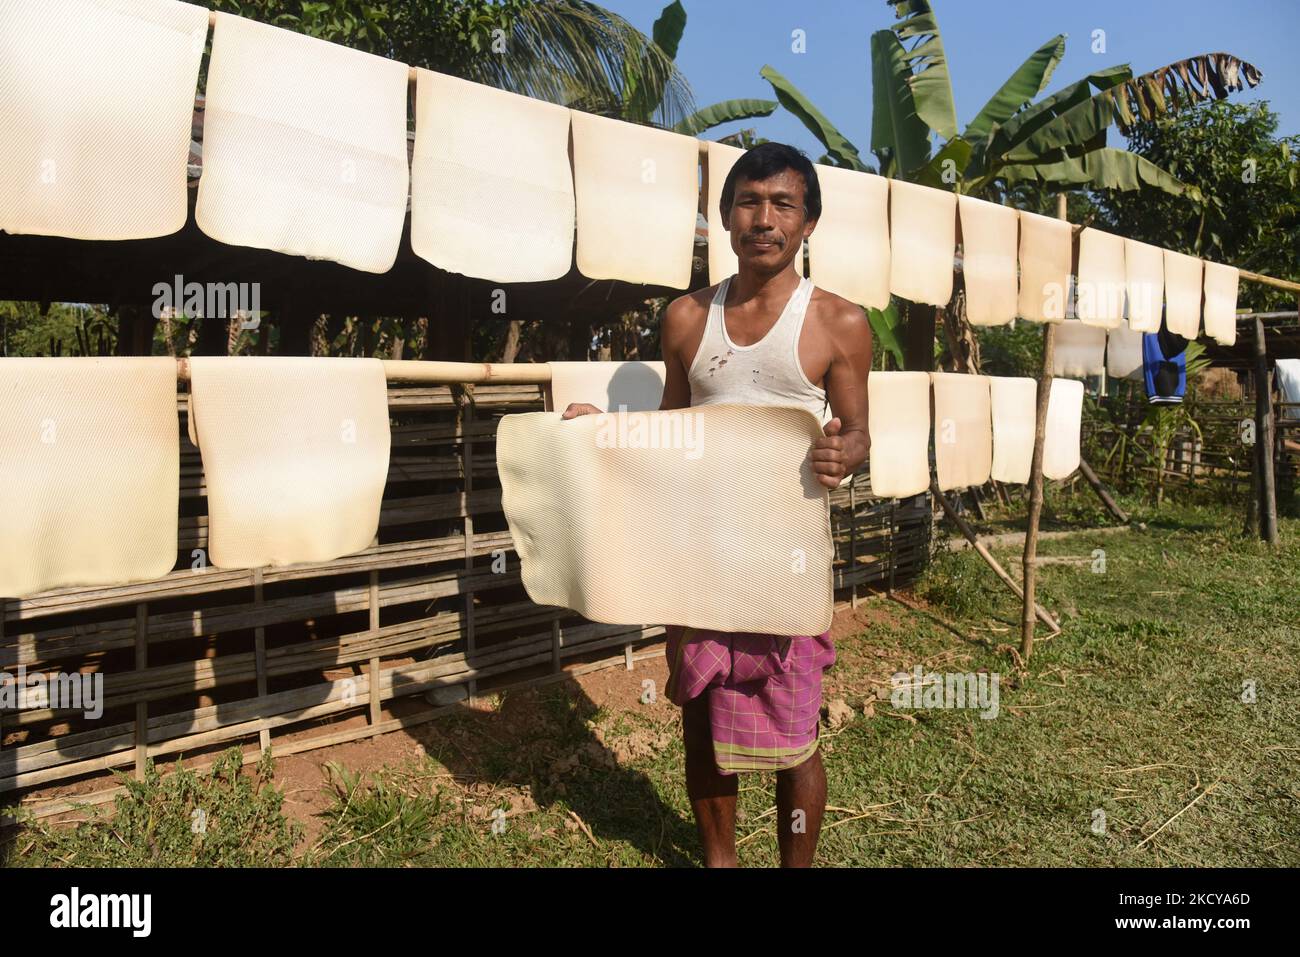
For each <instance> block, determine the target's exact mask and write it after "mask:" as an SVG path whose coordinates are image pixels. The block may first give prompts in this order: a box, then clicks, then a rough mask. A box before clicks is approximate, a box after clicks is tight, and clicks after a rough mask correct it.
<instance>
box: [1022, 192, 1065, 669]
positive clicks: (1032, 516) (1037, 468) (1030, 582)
mask: <svg viewBox="0 0 1300 957" xmlns="http://www.w3.org/2000/svg"><path fill="white" fill-rule="evenodd" d="M1056 216H1057V218H1058V219H1065V218H1067V217H1066V201H1065V194H1064V193H1061V194H1060V195H1059V196H1058V197H1057V199H1056ZM1055 332H1056V324H1055V323H1051V322H1045V323H1043V373H1042V376H1041V377H1040V378H1039V381H1038V403H1037V408H1036V409H1035V410H1034V455H1033V458H1032V459H1031V460H1030V465H1029V524H1028V527H1027V528H1026V529H1025V555H1024V582H1025V585H1024V589H1025V595H1024V607H1023V609H1022V610H1021V615H1020V656H1021V658H1023V659H1024V660H1025V661H1028V660H1029V656H1030V655H1031V654H1033V651H1034V619H1035V617H1036V615H1035V607H1036V606H1035V602H1034V571H1035V565H1034V557H1035V556H1036V555H1037V554H1038V519H1039V516H1040V515H1041V514H1042V511H1043V439H1044V437H1045V435H1046V432H1047V403H1048V401H1049V400H1050V399H1051V395H1052V352H1053V346H1054V343H1055Z"/></svg>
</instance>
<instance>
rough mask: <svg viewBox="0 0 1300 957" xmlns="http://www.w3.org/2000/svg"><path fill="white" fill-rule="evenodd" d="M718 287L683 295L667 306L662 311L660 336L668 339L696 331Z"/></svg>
mask: <svg viewBox="0 0 1300 957" xmlns="http://www.w3.org/2000/svg"><path fill="white" fill-rule="evenodd" d="M717 291H718V287H717V286H716V285H715V286H705V287H704V288H702V289H696V290H695V291H694V292H688V293H684V294H682V295H680V296H678V297H677V298H676V299H674V300H673V301H672V302H670V303H669V304H668V308H667V309H665V310H664V316H663V325H662V327H661V334H662V335H667V336H669V337H676V336H681V335H685V334H687V333H689V332H691V331H692V330H698V329H699V328H700V325H701V324H702V323H703V322H704V319H705V317H706V316H707V315H708V312H709V304H710V303H712V301H713V296H714V294H715V293H716V292H717Z"/></svg>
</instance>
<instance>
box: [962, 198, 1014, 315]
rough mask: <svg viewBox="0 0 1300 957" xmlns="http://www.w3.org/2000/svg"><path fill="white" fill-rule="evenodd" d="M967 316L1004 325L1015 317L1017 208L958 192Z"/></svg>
mask: <svg viewBox="0 0 1300 957" xmlns="http://www.w3.org/2000/svg"><path fill="white" fill-rule="evenodd" d="M957 209H958V211H959V212H960V214H961V236H962V239H961V242H962V267H961V269H962V278H963V280H964V282H965V283H966V318H967V319H968V320H969V321H970V323H971V325H973V326H1001V325H1006V324H1007V323H1008V322H1011V321H1012V320H1014V319H1015V318H1016V303H1017V299H1018V297H1019V289H1020V287H1019V282H1020V280H1019V275H1018V271H1017V270H1018V260H1017V248H1018V236H1019V229H1020V220H1019V217H1018V216H1017V215H1016V211H1015V209H1014V208H1012V207H1010V206H1002V205H1000V204H998V203H990V202H987V201H985V200H982V199H975V198H974V197H973V196H958V197H957Z"/></svg>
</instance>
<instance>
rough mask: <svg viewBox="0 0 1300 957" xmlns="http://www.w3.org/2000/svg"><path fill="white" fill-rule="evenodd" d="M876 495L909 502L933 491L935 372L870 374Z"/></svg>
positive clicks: (869, 409)
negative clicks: (932, 384)
mask: <svg viewBox="0 0 1300 957" xmlns="http://www.w3.org/2000/svg"><path fill="white" fill-rule="evenodd" d="M867 431H868V433H869V434H870V436H871V452H870V453H869V454H868V457H867V459H868V463H869V465H870V471H871V494H872V495H876V496H878V497H880V498H904V497H906V496H909V495H916V494H918V493H919V492H924V491H925V490H926V489H928V488H929V487H930V373H928V372H873V373H871V374H870V375H869V376H867Z"/></svg>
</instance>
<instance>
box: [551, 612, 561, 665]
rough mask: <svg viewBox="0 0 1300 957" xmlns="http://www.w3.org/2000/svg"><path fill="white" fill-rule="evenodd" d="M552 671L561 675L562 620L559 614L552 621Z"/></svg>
mask: <svg viewBox="0 0 1300 957" xmlns="http://www.w3.org/2000/svg"><path fill="white" fill-rule="evenodd" d="M551 670H552V671H553V672H555V673H556V674H557V675H558V674H559V673H560V619H559V613H558V612H557V613H556V617H555V618H552V619H551Z"/></svg>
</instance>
